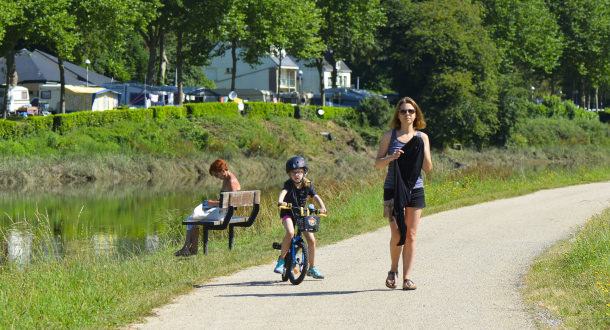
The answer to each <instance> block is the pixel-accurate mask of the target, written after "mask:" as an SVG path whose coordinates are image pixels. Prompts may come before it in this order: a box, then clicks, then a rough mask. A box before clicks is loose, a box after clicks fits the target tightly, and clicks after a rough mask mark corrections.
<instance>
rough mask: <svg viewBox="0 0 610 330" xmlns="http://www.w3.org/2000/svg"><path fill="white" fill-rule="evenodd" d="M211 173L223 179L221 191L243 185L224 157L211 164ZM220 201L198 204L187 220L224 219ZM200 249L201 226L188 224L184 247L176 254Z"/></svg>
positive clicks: (187, 254) (180, 254)
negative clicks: (230, 169)
mask: <svg viewBox="0 0 610 330" xmlns="http://www.w3.org/2000/svg"><path fill="white" fill-rule="evenodd" d="M210 175H212V176H214V177H216V178H218V179H221V180H222V188H221V189H220V191H221V192H227V191H239V190H240V189H241V186H240V185H239V181H237V178H236V177H235V175H234V174H233V173H231V172H230V171H229V169H228V167H227V163H226V162H225V161H224V160H222V159H216V160H215V161H213V162H212V164H211V165H210ZM219 204H220V202H219V201H212V200H205V201H203V203H201V204H199V205H197V207H196V208H195V209H194V210H193V213H192V214H191V215H190V216H189V217H188V219H187V220H201V219H212V220H217V219H222V218H224V216H225V214H226V210H225V209H220V208H219V207H218V206H219ZM198 250H199V226H196V225H194V226H191V225H187V226H186V241H185V242H184V246H183V247H182V249H180V250H178V251H176V252H175V253H174V255H175V256H177V257H178V256H190V255H191V254H197V251H198Z"/></svg>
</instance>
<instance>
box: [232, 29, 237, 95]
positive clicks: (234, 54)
mask: <svg viewBox="0 0 610 330" xmlns="http://www.w3.org/2000/svg"><path fill="white" fill-rule="evenodd" d="M236 52H237V40H236V39H233V40H231V60H232V61H233V62H232V63H233V66H232V68H231V91H234V90H235V72H237V54H236Z"/></svg>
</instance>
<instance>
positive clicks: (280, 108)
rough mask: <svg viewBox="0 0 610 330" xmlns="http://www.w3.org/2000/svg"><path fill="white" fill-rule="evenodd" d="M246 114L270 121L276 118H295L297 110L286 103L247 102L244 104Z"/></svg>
mask: <svg viewBox="0 0 610 330" xmlns="http://www.w3.org/2000/svg"><path fill="white" fill-rule="evenodd" d="M244 106H245V108H244V112H245V113H246V115H247V116H249V117H256V118H261V119H265V120H269V119H271V118H274V117H280V118H286V117H294V112H295V109H294V107H293V106H292V105H290V104H286V103H265V102H247V103H244Z"/></svg>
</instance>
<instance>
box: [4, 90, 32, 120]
mask: <svg viewBox="0 0 610 330" xmlns="http://www.w3.org/2000/svg"><path fill="white" fill-rule="evenodd" d="M4 91H5V86H0V108H2V106H3V105H4ZM8 93H9V94H8V95H9V97H8V103H7V108H8V113H9V114H14V113H16V112H17V109H19V108H21V107H23V106H26V107H27V106H29V104H30V96H29V91H28V89H27V88H25V87H23V86H14V87H9V88H8Z"/></svg>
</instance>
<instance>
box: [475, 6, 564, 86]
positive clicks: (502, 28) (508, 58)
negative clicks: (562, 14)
mask: <svg viewBox="0 0 610 330" xmlns="http://www.w3.org/2000/svg"><path fill="white" fill-rule="evenodd" d="M482 4H483V6H484V8H485V10H484V11H483V20H484V24H485V26H486V27H487V28H488V29H489V31H490V34H491V36H492V38H493V40H494V42H495V44H496V45H497V46H498V49H499V51H500V53H501V56H502V64H501V71H502V72H512V71H513V70H514V69H515V68H519V69H523V70H524V71H526V72H532V73H537V74H549V73H551V72H552V71H553V69H555V68H556V67H557V66H558V65H559V57H560V56H561V52H562V48H563V40H562V36H561V33H560V31H559V27H558V22H557V20H556V18H555V16H554V15H553V14H552V13H551V11H550V8H549V7H548V6H547V4H546V2H545V1H544V0H508V1H507V0H487V1H483V2H482Z"/></svg>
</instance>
